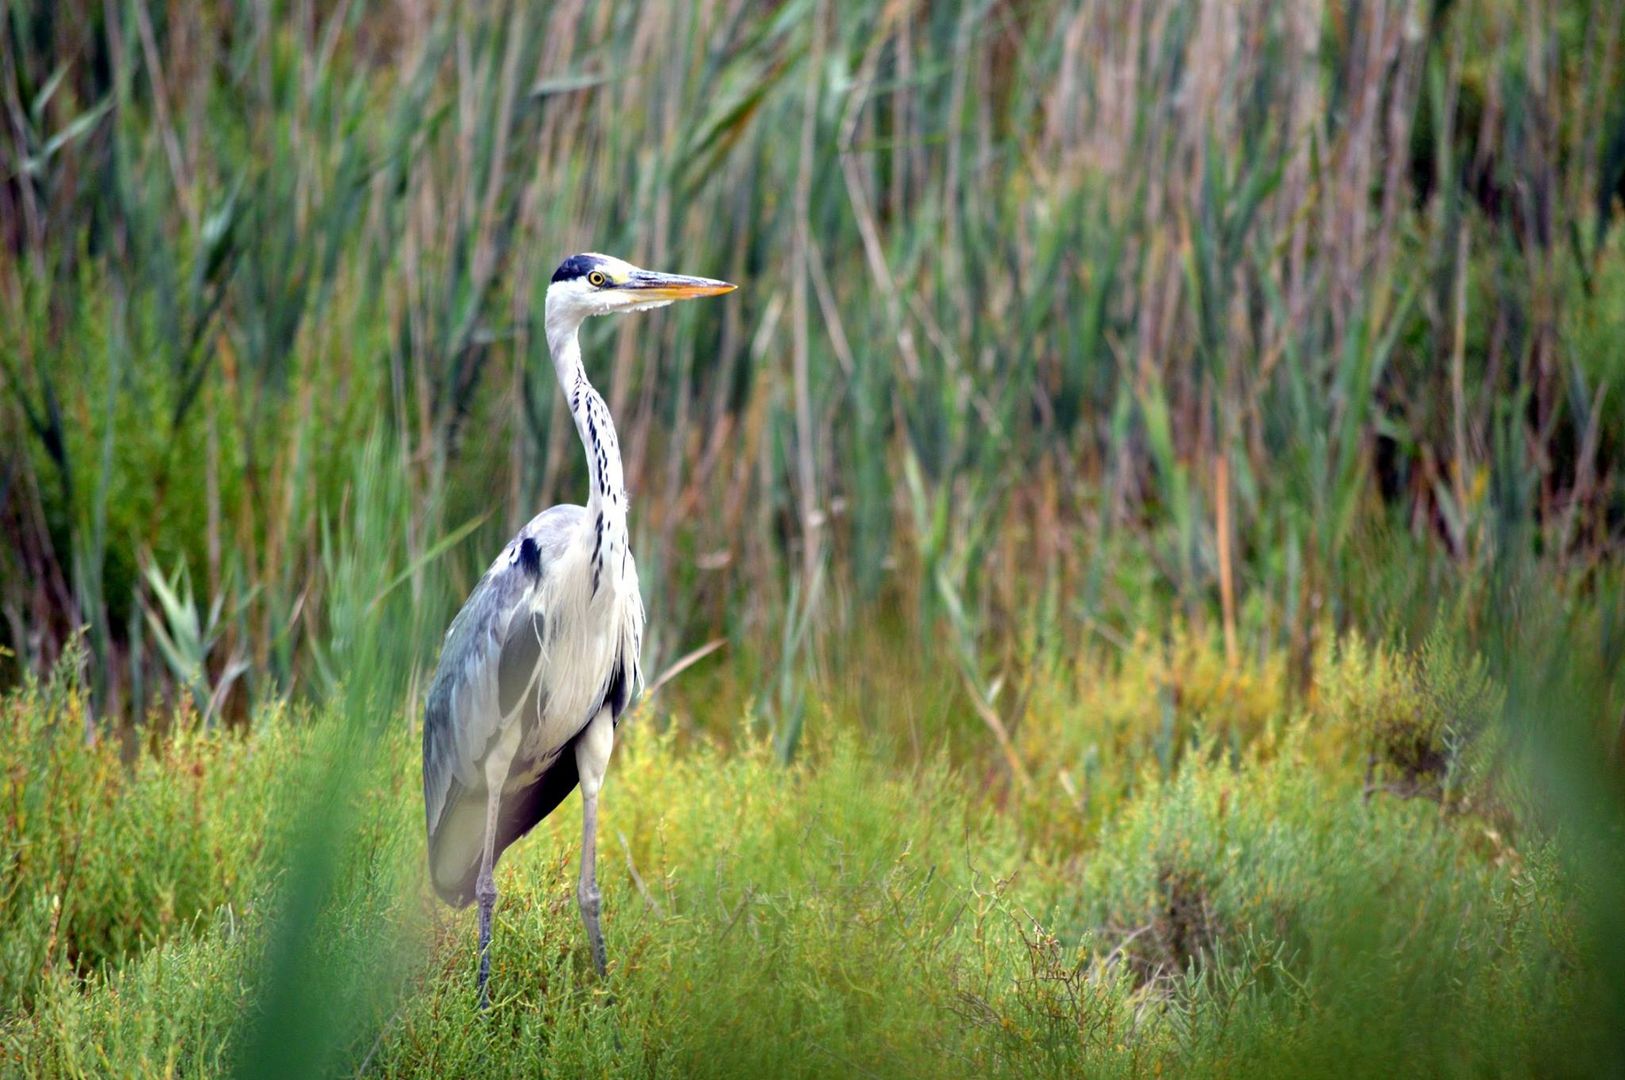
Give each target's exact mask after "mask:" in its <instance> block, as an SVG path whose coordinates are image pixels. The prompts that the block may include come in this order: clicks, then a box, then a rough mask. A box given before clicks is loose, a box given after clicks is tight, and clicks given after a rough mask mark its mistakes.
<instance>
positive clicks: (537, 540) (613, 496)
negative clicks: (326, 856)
mask: <svg viewBox="0 0 1625 1080" xmlns="http://www.w3.org/2000/svg"><path fill="white" fill-rule="evenodd" d="M733 289H734V286H733V285H730V284H728V283H727V282H724V281H713V280H711V279H709V278H697V277H685V276H680V275H676V274H659V273H654V272H652V271H649V270H643V269H640V268H638V267H636V266H632V265H631V264H629V263H626V262H622V261H621V260H620V259H616V258H611V257H610V256H607V255H598V254H592V253H589V254H583V255H572V256H571V257H570V258H568V259H565V260H564V262H562V263H561V264H559V268H558V270H557V271H555V272H554V274H553V280H552V283H551V284H550V285H549V286H548V289H547V302H546V314H545V322H546V330H547V345H548V349H549V351H550V352H551V353H552V356H553V370H554V373H555V374H556V376H557V378H558V385H559V390H560V391H561V392H562V393H563V394H564V397H565V400H566V401H567V402H568V403H569V407H570V414H571V416H572V417H573V418H574V420H575V426H576V431H577V433H578V434H579V435H580V437H581V445H582V448H583V449H584V450H585V451H586V455H587V472H588V475H589V480H590V488H589V491H588V494H587V505H586V506H568V505H566V506H554V507H551V508H549V509H547V510H544V511H542V512H541V513H540V514H537V515H536V516H535V517H534V518H532V519H531V521H530V523H529V524H527V525H526V526H525V527H524V528H522V529H520V530H519V535H517V536H515V537H514V538H513V539H512V540H510V541H509V542H508V545H507V546H506V547H504V548H503V549H502V553H501V554H500V555H498V556H497V558H496V561H495V562H493V563H492V564H491V567H490V569H488V570H487V571H486V572H485V575H484V576H483V577H481V578H480V580H479V583H478V584H477V585H475V586H474V590H473V592H472V593H470V594H469V597H468V600H467V601H466V602H465V603H464V604H463V608H462V610H461V611H459V612H458V613H457V617H456V618H455V619H453V620H452V623H451V628H450V629H449V630H448V631H447V632H446V640H445V643H444V645H443V646H442V648H441V653H440V663H439V666H438V667H437V668H436V670H435V676H434V682H433V683H432V684H431V686H430V688H429V698H428V704H427V706H426V707H425V710H424V718H423V804H424V813H425V817H426V820H427V823H428V831H429V874H430V877H431V879H432V880H433V883H434V888H435V891H436V892H437V893H439V895H440V896H441V898H442V899H444V900H445V901H446V902H448V903H450V904H452V905H454V906H456V907H466V906H467V905H468V903H469V901H470V900H477V901H478V902H479V917H480V943H479V999H480V1006H481V1007H482V1008H483V1007H485V1006H486V1005H487V1004H488V1002H489V1000H490V999H489V996H488V993H487V990H486V981H487V979H488V978H489V975H490V970H491V912H492V909H493V908H494V907H495V905H496V898H497V889H496V881H495V879H494V878H493V876H492V875H493V871H494V869H495V867H496V862H497V860H498V859H499V858H501V856H502V853H503V851H504V850H505V849H506V848H507V847H508V845H510V844H512V843H513V842H514V841H515V840H517V839H519V837H521V836H523V835H525V833H526V832H528V831H530V829H531V828H532V827H533V826H534V825H535V824H536V823H537V822H539V821H541V820H542V819H543V818H544V817H546V816H547V815H548V814H549V813H551V812H552V811H553V810H554V808H555V807H557V806H558V805H559V803H561V802H562V801H563V800H564V798H565V796H567V795H569V794H570V791H571V790H572V789H573V788H575V787H576V785H577V784H578V783H579V784H580V786H581V807H582V835H581V876H580V882H579V884H578V886H577V888H576V900H577V903H578V904H579V905H580V908H581V920H582V922H583V923H585V924H586V928H587V938H588V941H589V943H590V944H591V947H592V958H593V964H594V966H595V967H596V968H597V969H598V973H599V975H600V976H602V975H604V974H605V972H606V956H605V951H604V936H603V933H602V931H601V930H600V929H599V923H598V916H599V903H600V901H599V892H598V882H597V874H596V861H597V860H596V840H597V828H598V793H599V790H600V788H601V787H602V786H603V780H604V771H605V769H606V767H607V766H608V764H609V755H610V749H611V747H612V746H613V744H614V731H615V724H616V721H617V720H618V719H619V718H620V716H621V714H622V713H623V712H624V711H625V710H626V707H627V706H628V705H629V704H630V703H631V702H632V700H633V697H634V696H635V694H636V693H637V690H638V687H639V685H640V677H641V675H640V669H639V665H638V651H639V647H640V645H641V643H642V638H643V600H642V597H641V596H640V595H639V594H638V574H637V567H636V566H635V564H634V563H633V561H632V553H631V550H630V547H629V543H628V535H627V525H626V515H627V497H626V489H625V486H624V483H623V480H622V476H621V454H620V447H619V444H618V442H617V441H616V438H615V424H614V421H612V420H611V419H610V415H609V409H608V407H607V406H606V405H605V404H604V399H603V398H602V397H600V396H599V394H598V391H596V390H594V389H593V386H592V383H590V382H589V381H588V380H587V374H586V371H585V369H584V368H583V367H582V362H581V345H580V342H579V340H578V331H579V330H580V328H581V324H582V322H583V321H585V320H586V319H587V317H588V316H592V315H608V314H611V313H613V312H631V311H645V310H648V309H650V308H656V307H662V306H664V305H666V304H669V303H671V302H672V301H673V300H686V299H690V298H693V297H699V296H716V295H719V294H721V293H726V292H731V291H732V290H733Z"/></svg>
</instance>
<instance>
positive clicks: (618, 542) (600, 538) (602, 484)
mask: <svg viewBox="0 0 1625 1080" xmlns="http://www.w3.org/2000/svg"><path fill="white" fill-rule="evenodd" d="M580 325H581V321H580V319H579V318H567V317H556V316H555V315H554V313H553V312H551V311H549V312H548V318H547V346H548V349H549V350H550V351H551V352H552V354H553V370H554V372H555V373H556V374H557V376H558V382H559V390H560V391H561V392H562V393H563V394H564V400H565V401H566V402H567V403H568V404H569V406H570V415H571V416H572V417H573V418H574V419H575V423H576V433H577V434H578V435H580V436H581V447H582V449H583V450H585V451H586V454H587V473H588V476H589V478H590V479H589V483H590V490H589V491H588V493H587V527H588V528H589V529H591V530H592V535H591V536H590V537H589V542H590V543H591V544H592V545H593V549H592V568H593V591H594V593H596V592H597V591H598V587H599V585H600V584H602V583H604V582H605V581H606V580H607V581H609V582H618V581H619V580H620V575H621V570H622V562H623V560H624V559H625V557H626V552H627V549H628V546H629V545H628V537H627V528H626V511H627V498H626V484H625V481H624V479H623V477H622V474H621V444H620V441H619V440H618V439H617V438H616V437H615V421H614V420H612V419H610V415H609V406H607V405H605V404H604V399H603V398H602V397H600V396H599V394H598V391H597V390H595V389H593V385H592V383H590V382H588V381H587V372H586V370H585V369H584V368H583V367H582V365H581V343H580V341H579V339H578V336H577V331H578V330H579V328H580Z"/></svg>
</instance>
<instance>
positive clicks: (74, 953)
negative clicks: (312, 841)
mask: <svg viewBox="0 0 1625 1080" xmlns="http://www.w3.org/2000/svg"><path fill="white" fill-rule="evenodd" d="M80 659H82V654H80V653H77V652H70V654H69V655H68V657H67V658H66V659H65V661H64V664H63V666H62V667H61V668H60V669H59V674H58V677H56V678H55V679H53V680H51V681H49V682H39V681H30V682H28V683H26V684H25V685H24V686H22V687H21V688H19V689H17V690H16V691H13V692H12V693H9V694H6V695H5V696H4V697H0V812H3V814H4V821H5V829H4V833H3V837H0V868H3V869H0V874H3V877H0V1001H4V1002H6V1003H8V1004H7V1006H6V1008H7V1009H8V1010H10V1009H13V1008H24V1009H26V1008H29V1007H31V1006H32V1005H33V1004H34V1003H35V1001H36V999H37V997H38V995H39V993H40V992H41V988H42V986H43V985H45V984H46V983H48V982H50V981H52V980H53V979H58V978H60V979H66V980H67V981H68V982H69V983H71V982H72V981H73V979H74V977H76V976H85V975H89V974H92V973H94V972H96V971H98V970H99V969H101V968H102V967H104V966H105V965H107V964H109V963H111V962H114V961H117V960H119V959H121V958H123V957H125V956H127V955H129V954H131V953H133V952H136V951H139V950H140V949H141V948H143V947H145V946H146V945H148V944H150V943H152V942H156V941H161V940H168V939H174V938H176V937H178V936H179V937H184V936H185V935H186V934H187V933H188V932H189V931H190V929H191V928H192V927H193V925H194V922H195V921H196V920H197V919H198V918H199V917H200V916H204V917H207V916H209V915H210V914H211V913H213V912H214V911H215V909H216V908H218V907H219V906H220V905H222V904H225V903H227V902H228V901H229V900H230V899H232V898H233V897H235V896H239V895H241V893H242V891H243V890H244V888H245V887H246V886H247V885H248V884H249V883H250V882H251V881H252V880H253V878H254V876H255V874H256V872H257V868H258V867H259V866H260V864H261V861H262V854H263V847H264V845H265V843H266V838H267V836H268V835H269V834H270V832H271V820H272V818H273V816H274V806H275V805H276V804H277V802H278V801H279V800H281V799H285V798H286V797H287V796H288V795H289V794H291V793H289V792H285V791H280V790H279V789H278V788H277V787H276V785H275V784H274V782H273V777H274V774H273V767H274V764H275V763H276V762H277V761H278V760H279V759H283V758H286V757H288V756H289V755H291V754H295V753H297V748H298V741H299V740H298V738H297V732H296V730H295V729H294V728H293V727H292V726H291V725H290V724H288V723H285V722H282V721H281V720H279V719H277V718H276V717H275V715H274V714H273V715H271V716H269V717H267V721H266V723H265V724H264V730H263V732H262V733H260V734H259V735H258V736H257V737H256V738H255V740H254V741H253V742H252V743H249V742H245V741H244V740H242V739H238V738H232V737H227V736H223V735H221V734H219V733H204V732H201V731H198V730H196V729H195V727H193V726H191V725H189V724H188V723H187V721H186V720H185V718H184V714H183V717H182V719H180V720H178V721H177V722H176V725H175V730H174V731H173V733H172V734H170V735H169V736H167V737H163V738H157V739H154V740H152V743H153V747H152V750H151V752H147V751H146V750H141V751H139V752H138V753H137V754H136V756H135V758H134V760H133V762H126V761H125V760H124V754H123V752H122V747H121V745H120V743H119V742H118V741H117V740H116V739H114V738H110V737H108V736H106V735H105V733H101V732H99V731H98V729H97V727H96V725H95V724H94V722H93V721H92V720H91V719H90V715H89V711H88V710H89V703H88V698H87V694H86V692H85V690H84V688H83V687H82V685H81V684H80V682H79V680H78V678H77V676H76V675H75V674H74V672H75V671H76V670H77V668H76V662H77V661H78V660H80ZM87 733H88V735H87Z"/></svg>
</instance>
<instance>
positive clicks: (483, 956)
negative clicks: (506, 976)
mask: <svg viewBox="0 0 1625 1080" xmlns="http://www.w3.org/2000/svg"><path fill="white" fill-rule="evenodd" d="M501 803H502V787H501V785H499V784H493V785H492V786H491V794H490V795H489V796H488V797H487V798H486V803H485V848H484V850H483V851H481V852H480V873H479V877H477V878H475V879H474V899H475V900H477V901H479V905H480V977H479V990H480V1008H481V1009H486V1008H489V1007H490V1005H491V997H490V994H489V992H488V991H487V990H486V988H485V982H486V980H487V979H489V978H490V976H491V911H492V909H494V908H495V907H496V904H497V882H496V877H495V876H494V875H493V874H492V872H491V871H492V866H493V864H494V863H495V862H496V850H495V849H496V840H497V810H498V808H499V807H500V805H501Z"/></svg>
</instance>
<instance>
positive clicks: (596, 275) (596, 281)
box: [587, 270, 609, 289]
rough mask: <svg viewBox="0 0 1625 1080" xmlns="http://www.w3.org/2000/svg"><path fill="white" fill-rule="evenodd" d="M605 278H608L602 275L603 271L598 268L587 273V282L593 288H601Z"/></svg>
mask: <svg viewBox="0 0 1625 1080" xmlns="http://www.w3.org/2000/svg"><path fill="white" fill-rule="evenodd" d="M607 280H609V279H608V278H606V277H604V275H603V272H602V271H599V270H594V271H593V272H592V273H590V274H588V275H587V284H588V285H591V286H592V287H593V288H595V289H602V288H603V287H604V282H605V281H607Z"/></svg>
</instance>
